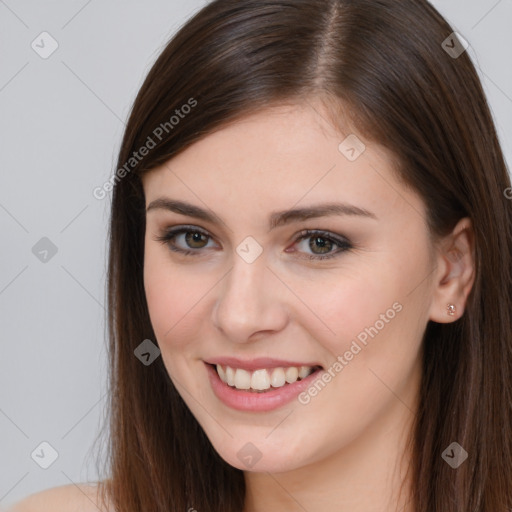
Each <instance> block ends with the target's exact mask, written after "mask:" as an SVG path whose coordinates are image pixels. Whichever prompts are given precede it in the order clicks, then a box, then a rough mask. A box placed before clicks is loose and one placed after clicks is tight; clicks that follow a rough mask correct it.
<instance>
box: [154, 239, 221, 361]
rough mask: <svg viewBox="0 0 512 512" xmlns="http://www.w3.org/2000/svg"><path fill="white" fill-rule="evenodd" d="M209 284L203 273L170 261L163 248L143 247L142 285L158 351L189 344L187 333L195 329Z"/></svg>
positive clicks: (179, 347)
mask: <svg viewBox="0 0 512 512" xmlns="http://www.w3.org/2000/svg"><path fill="white" fill-rule="evenodd" d="M190 268H192V266H191V267H190ZM210 275H211V274H210ZM213 284H214V282H213V281H212V282H211V283H210V282H209V278H208V275H207V274H206V275H205V273H201V272H189V271H187V270H183V269H182V268H181V269H180V268H178V267H176V266H174V265H172V264H171V261H170V259H169V258H166V257H165V251H159V250H154V249H148V250H146V253H145V260H144V289H145V294H146V300H147V304H148V310H149V316H150V320H151V325H152V326H153V330H154V332H155V336H156V338H157V341H158V343H159V345H160V348H161V350H162V352H165V351H171V350H175V349H181V348H183V347H185V346H190V343H189V339H190V335H189V334H187V333H190V332H193V330H194V329H197V326H198V325H199V324H198V315H200V314H201V308H202V306H203V305H204V304H205V303H206V301H205V299H206V297H205V295H206V294H207V292H208V290H209V289H210V288H211V287H212V286H213Z"/></svg>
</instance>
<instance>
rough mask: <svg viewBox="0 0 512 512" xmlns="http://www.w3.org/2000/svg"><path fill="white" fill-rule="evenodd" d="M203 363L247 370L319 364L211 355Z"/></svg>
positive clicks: (267, 358) (315, 364) (314, 364)
mask: <svg viewBox="0 0 512 512" xmlns="http://www.w3.org/2000/svg"><path fill="white" fill-rule="evenodd" d="M205 363H208V364H213V365H217V364H220V365H222V366H230V367H231V368H241V369H243V370H247V371H255V370H260V369H263V368H280V367H287V366H297V367H299V368H300V367H301V366H321V365H320V364H318V363H304V362H297V361H285V360H283V359H274V358H270V357H257V358H255V359H246V360H242V359H238V358H236V357H212V358H211V359H208V360H206V359H205Z"/></svg>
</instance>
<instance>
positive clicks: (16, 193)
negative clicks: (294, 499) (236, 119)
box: [0, 0, 512, 508]
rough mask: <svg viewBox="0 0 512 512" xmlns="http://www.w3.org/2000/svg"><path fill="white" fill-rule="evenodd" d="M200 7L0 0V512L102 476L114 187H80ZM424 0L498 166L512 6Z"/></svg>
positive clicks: (104, 162) (111, 147) (507, 99)
mask: <svg viewBox="0 0 512 512" xmlns="http://www.w3.org/2000/svg"><path fill="white" fill-rule="evenodd" d="M205 3H206V2H205V1H204V0H187V1H185V0H165V1H164V0H151V1H148V2H142V1H139V2H136V1H127V0H124V1H122V2H121V1H120V0H102V1H99V0H88V1H87V0H52V1H49V0H48V1H45V2H41V1H35V0H31V1H28V0H26V1H23V0H19V1H15V0H0V48H1V50H0V51H1V66H0V112H1V114H0V148H1V151H0V178H1V182H0V183H1V186H0V229H1V235H2V236H1V250H0V328H1V336H2V339H1V355H0V508H2V507H5V506H8V505H9V504H11V503H13V502H14V501H17V500H19V499H20V498H22V497H24V496H26V495H28V494H31V493H33V492H36V491H39V490H42V489H45V488H48V487H53V486H57V485H65V484H70V483H72V482H85V481H94V480H95V479H97V478H98V477H99V476H100V475H99V474H98V472H97V468H96V463H95V454H96V452H94V451H93V443H94V440H95V439H96V436H97V434H98V432H99V428H100V425H101V421H102V418H103V415H104V407H105V404H106V400H105V391H106V375H107V374H106V368H107V366H106V350H105V347H106V339H105V276H106V254H107V246H106V235H107V226H108V215H109V207H110V194H108V196H107V198H105V199H103V200H98V199H96V198H95V197H94V196H93V194H92V191H93V189H94V188H95V187H97V186H101V185H102V184H103V183H104V182H105V181H106V180H107V179H108V178H109V176H110V175H111V174H112V172H114V171H115V164H116V159H117V151H118V150H119V145H120V141H121V137H122V134H123V128H124V123H125V121H126V118H127V115H128V112H129V109H130V108H131V105H132V102H133V100H134V98H135V95H136V92H137V90H138V88H139V87H140V86H141V85H142V81H143V79H144V77H145V75H146V73H147V72H148V71H149V69H150V67H151V65H152V64H153V62H154V60H155V59H156V57H157V56H158V54H159V53H160V51H161V50H162V49H163V47H164V45H165V43H166V42H167V41H168V39H169V38H170V37H171V36H172V34H173V33H175V32H176V30H177V29H178V28H179V27H180V26H181V25H182V24H183V23H184V21H185V20H186V19H187V18H189V17H190V15H191V14H192V13H193V12H195V11H197V10H198V9H199V8H201V7H203V6H204V5H205ZM433 3H434V5H435V6H436V7H437V8H438V9H439V10H440V11H441V12H442V14H444V15H445V16H446V17H447V19H448V20H449V21H450V22H451V24H452V25H453V27H454V28H455V29H456V30H457V31H458V32H459V33H460V34H462V35H463V37H464V38H465V39H466V40H467V41H468V42H469V44H470V48H469V50H468V51H469V52H470V54H471V56H472V57H473V59H474V61H475V63H476V65H477V67H478V70H479V73H480V76H481V77H482V80H483V84H484V87H485V90H486V93H487V95H488V98H489V101H490V104H491V107H492V110H493V113H494V116H495V120H496V123H497V126H498V130H499V134H500V138H501V142H502V145H503V148H504V151H505V155H506V158H507V161H508V163H509V168H510V162H511V161H512V144H511V142H510V137H509V134H510V133H512V66H511V64H510V63H511V62H512V31H511V30H510V25H511V22H512V1H510V0H501V1H496V0H469V1H468V0H442V1H439V0H437V1H435V2H433ZM43 32H47V34H48V35H41V33H43ZM41 39H43V42H41ZM440 44H441V41H440ZM52 45H53V46H55V45H58V48H57V49H56V50H55V51H54V53H52V54H51V55H50V56H48V57H47V58H43V56H44V55H45V54H44V52H50V51H51V50H52V49H53V46H52ZM468 108H471V107H470V105H468ZM511 207H512V200H511ZM41 443H48V444H41ZM55 456H57V458H56V459H55ZM53 459H55V460H54V461H53V463H52V464H51V465H50V466H49V467H48V468H47V469H44V468H43V467H42V466H44V465H45V464H48V463H50V462H52V460H53Z"/></svg>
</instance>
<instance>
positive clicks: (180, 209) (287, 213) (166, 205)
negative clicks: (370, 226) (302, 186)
mask: <svg viewBox="0 0 512 512" xmlns="http://www.w3.org/2000/svg"><path fill="white" fill-rule="evenodd" d="M151 210H168V211H171V212H174V213H178V214H181V215H186V216H188V217H195V218H197V219H201V220H204V221H207V222H211V223H212V224H224V222H223V221H222V219H221V218H220V217H218V216H217V215H216V214H215V213H213V212H210V211H208V210H204V209H203V208H200V207H199V206H195V205H193V204H190V203H186V202H185V201H178V200H175V199H170V198H167V197H160V198H158V199H155V200H154V201H152V202H151V203H150V204H149V206H148V207H147V208H146V212H149V211H151ZM331 215H350V216H358V217H363V218H369V219H374V220H378V218H377V216H376V215H375V214H374V213H372V212H370V211H369V210H366V209H364V208H360V207H358V206H355V205H351V204H347V203H323V204H319V205H312V206H307V207H304V208H295V209H292V210H283V211H279V212H272V214H271V215H270V218H269V226H270V230H272V229H275V228H277V227H279V226H283V225H285V224H290V223H292V222H298V221H303V220H307V219H313V218H317V217H326V216H331Z"/></svg>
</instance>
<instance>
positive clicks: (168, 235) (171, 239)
mask: <svg viewBox="0 0 512 512" xmlns="http://www.w3.org/2000/svg"><path fill="white" fill-rule="evenodd" d="M210 238H211V237H210V235H208V233H206V232H205V231H203V230H201V229H198V228H196V227H194V226H180V227H178V228H174V229H169V230H167V231H166V232H165V233H164V234H163V235H161V236H157V237H156V238H155V240H156V241H158V242H162V243H164V244H166V245H167V247H169V249H170V250H171V251H175V252H179V253H181V254H183V255H185V256H197V255H199V254H200V252H199V249H204V248H205V247H207V243H208V240H209V239H210ZM180 240H181V242H182V243H181V247H180V246H179V244H177V243H176V242H177V241H180ZM190 249H192V250H190Z"/></svg>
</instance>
